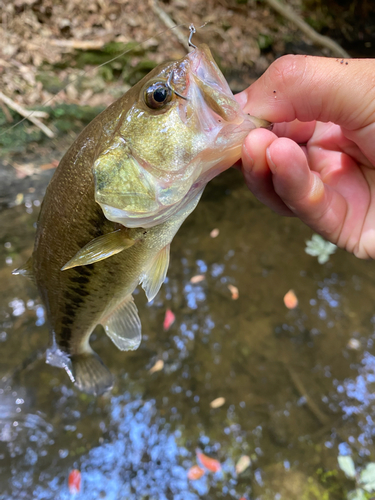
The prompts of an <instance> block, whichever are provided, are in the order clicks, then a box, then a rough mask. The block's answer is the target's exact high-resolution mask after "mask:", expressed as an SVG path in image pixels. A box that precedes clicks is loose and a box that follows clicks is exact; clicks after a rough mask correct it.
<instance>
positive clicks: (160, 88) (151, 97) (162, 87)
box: [144, 82, 172, 109]
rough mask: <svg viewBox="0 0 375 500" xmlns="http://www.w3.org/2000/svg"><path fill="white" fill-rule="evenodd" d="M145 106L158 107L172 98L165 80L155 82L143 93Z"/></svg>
mask: <svg viewBox="0 0 375 500" xmlns="http://www.w3.org/2000/svg"><path fill="white" fill-rule="evenodd" d="M144 99H145V103H146V104H147V106H148V107H149V108H151V109H160V108H162V107H164V106H165V105H166V104H167V103H168V102H169V101H170V100H171V99H172V91H171V89H170V88H169V87H168V85H167V83H166V82H155V83H153V84H152V85H150V86H149V87H147V89H146V90H145V93H144Z"/></svg>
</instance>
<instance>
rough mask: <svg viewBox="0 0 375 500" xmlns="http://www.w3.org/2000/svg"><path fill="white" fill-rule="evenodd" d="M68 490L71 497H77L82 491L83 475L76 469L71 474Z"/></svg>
mask: <svg viewBox="0 0 375 500" xmlns="http://www.w3.org/2000/svg"><path fill="white" fill-rule="evenodd" d="M68 488H69V493H70V494H71V495H76V494H77V493H79V491H80V489H81V473H80V471H79V470H77V469H74V470H72V471H71V472H70V473H69V478H68Z"/></svg>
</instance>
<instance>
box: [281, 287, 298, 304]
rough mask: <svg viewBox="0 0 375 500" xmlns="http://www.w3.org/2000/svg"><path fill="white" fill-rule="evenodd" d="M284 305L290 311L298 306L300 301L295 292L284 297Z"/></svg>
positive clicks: (291, 291) (290, 292)
mask: <svg viewBox="0 0 375 500" xmlns="http://www.w3.org/2000/svg"><path fill="white" fill-rule="evenodd" d="M284 304H285V307H287V308H288V309H295V308H296V307H297V306H298V299H297V296H296V294H295V293H294V291H293V290H289V292H287V293H286V294H285V295H284Z"/></svg>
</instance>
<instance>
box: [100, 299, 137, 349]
mask: <svg viewBox="0 0 375 500" xmlns="http://www.w3.org/2000/svg"><path fill="white" fill-rule="evenodd" d="M101 324H102V325H103V327H104V330H105V332H106V334H107V335H108V337H109V338H110V339H111V340H112V342H113V343H114V344H115V346H116V347H118V349H120V351H129V350H134V349H137V348H138V347H139V344H140V343H141V340H142V333H141V320H140V319H139V316H138V310H137V306H136V305H135V303H134V299H133V296H132V295H131V294H129V295H127V296H126V297H125V299H124V300H123V301H122V302H121V303H120V304H119V305H118V306H117V307H116V308H115V309H114V311H112V312H111V314H109V315H108V316H106V317H105V318H103V319H102V320H101Z"/></svg>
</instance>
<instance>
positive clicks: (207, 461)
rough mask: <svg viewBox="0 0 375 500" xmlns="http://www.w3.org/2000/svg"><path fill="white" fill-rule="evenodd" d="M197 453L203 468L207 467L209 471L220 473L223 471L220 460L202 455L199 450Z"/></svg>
mask: <svg viewBox="0 0 375 500" xmlns="http://www.w3.org/2000/svg"><path fill="white" fill-rule="evenodd" d="M195 453H196V454H197V459H198V460H199V461H200V463H201V464H202V465H203V467H205V468H206V469H208V470H209V471H211V472H218V471H219V470H221V465H220V462H219V461H218V460H215V459H214V458H211V457H208V456H207V455H205V454H204V453H202V452H201V451H200V449H199V448H197V449H196V450H195Z"/></svg>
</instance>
